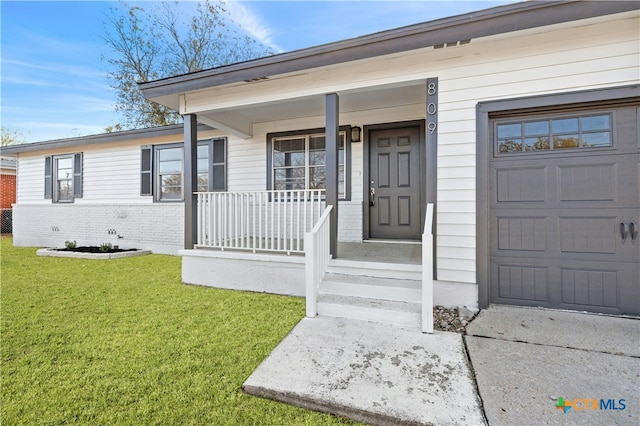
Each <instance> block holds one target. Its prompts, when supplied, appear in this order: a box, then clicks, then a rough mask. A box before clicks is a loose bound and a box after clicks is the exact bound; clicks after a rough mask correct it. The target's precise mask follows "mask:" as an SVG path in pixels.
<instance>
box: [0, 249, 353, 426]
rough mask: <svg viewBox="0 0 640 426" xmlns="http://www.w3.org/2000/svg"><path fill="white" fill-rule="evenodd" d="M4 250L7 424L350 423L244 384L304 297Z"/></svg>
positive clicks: (166, 270) (161, 265)
mask: <svg viewBox="0 0 640 426" xmlns="http://www.w3.org/2000/svg"><path fill="white" fill-rule="evenodd" d="M1 244H2V246H1V249H2V252H1V256H2V258H1V260H2V266H1V274H2V275H1V279H2V288H1V299H0V309H1V315H2V316H1V319H0V332H1V335H0V337H1V361H2V364H1V368H2V370H1V388H0V389H1V393H2V394H1V410H2V411H1V417H0V422H1V423H2V424H3V425H13V424H62V423H65V424H136V425H139V424H162V425H172V424H179V425H188V424H198V425H202V424H215V425H224V424H233V425H236V424H256V425H257V424H260V425H264V424H267V425H268V424H274V425H276V424H277V425H283V424H284V425H289V424H295V425H304V424H308V425H315V424H327V425H329V424H345V423H347V421H346V420H344V419H340V418H336V417H333V416H330V415H325V414H320V413H316V412H313V411H308V410H304V409H300V408H296V407H292V406H289V405H286V404H282V403H278V402H274V401H269V400H265V399H261V398H256V397H253V396H249V395H246V394H244V393H242V391H241V389H240V387H241V385H242V383H243V382H244V381H245V380H246V378H247V377H248V376H249V375H250V374H251V373H252V372H253V370H254V369H255V368H256V367H257V366H258V364H259V363H260V362H261V361H262V360H263V359H264V358H265V357H266V356H267V355H268V354H269V352H270V351H271V350H272V349H273V348H274V347H275V346H276V345H277V344H278V343H279V342H280V341H281V340H282V338H284V336H285V335H286V334H287V333H288V332H289V331H290V330H291V329H292V328H293V327H294V326H295V324H296V323H297V322H298V321H299V320H300V319H301V318H302V316H303V315H304V301H303V300H302V299H299V298H292V297H284V296H274V295H265V294H257V293H247V292H239V291H229V290H220V289H212V288H204V287H195V286H186V285H184V284H182V283H181V280H180V258H179V257H174V256H161V255H149V256H141V257H132V258H127V259H117V260H110V261H96V260H85V259H67V258H65V259H63V258H52V257H37V256H36V255H35V250H36V249H34V248H17V247H13V246H12V240H11V239H10V238H2V241H1ZM256 278H257V279H259V277H256Z"/></svg>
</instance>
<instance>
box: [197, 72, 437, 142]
mask: <svg viewBox="0 0 640 426" xmlns="http://www.w3.org/2000/svg"><path fill="white" fill-rule="evenodd" d="M338 95H339V96H340V113H341V114H344V113H350V112H356V111H367V110H375V109H384V108H392V107H398V106H403V105H413V104H418V103H424V102H425V100H426V79H421V80H416V81H409V82H403V83H395V84H389V85H381V86H374V87H363V88H359V89H352V90H348V91H340V92H338ZM324 114H325V99H324V95H313V96H307V97H301V98H293V99H286V100H278V101H274V102H264V103H257V104H252V105H246V106H241V107H232V108H222V109H216V110H206V111H200V112H198V113H197V117H198V121H199V122H201V123H203V124H206V125H209V126H213V127H216V128H218V129H221V130H224V131H227V132H230V133H232V134H234V135H236V136H240V137H242V138H245V139H246V138H249V137H251V136H252V127H253V125H254V124H256V123H264V122H272V121H280V120H291V119H300V118H305V117H318V116H324ZM341 124H349V123H341Z"/></svg>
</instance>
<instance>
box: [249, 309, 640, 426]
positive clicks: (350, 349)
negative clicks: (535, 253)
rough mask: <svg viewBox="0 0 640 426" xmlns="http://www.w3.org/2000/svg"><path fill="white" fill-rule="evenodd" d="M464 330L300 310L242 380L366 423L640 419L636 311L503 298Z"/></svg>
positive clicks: (271, 394)
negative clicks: (506, 302)
mask: <svg viewBox="0 0 640 426" xmlns="http://www.w3.org/2000/svg"><path fill="white" fill-rule="evenodd" d="M467 334H468V335H467V336H464V337H463V336H462V335H460V334H456V333H445V332H436V333H435V334H433V335H427V334H422V333H420V331H419V330H413V329H402V328H398V327H395V326H389V325H383V324H375V323H370V322H361V321H353V320H345V319H338V318H325V317H317V318H313V319H309V318H305V319H303V320H302V321H301V322H300V323H299V324H298V325H297V326H296V327H295V328H294V329H293V330H292V331H291V333H290V334H289V335H288V336H287V337H286V338H285V339H284V340H283V341H282V342H281V343H280V345H278V347H277V348H276V349H274V351H273V352H272V353H271V354H270V355H269V357H268V358H267V359H265V361H264V362H263V363H262V364H261V365H260V366H259V367H258V369H256V371H255V372H254V373H253V374H252V375H251V376H250V377H249V378H248V379H247V381H246V382H245V384H244V385H243V389H244V390H245V391H246V392H248V393H250V394H253V395H257V396H262V397H266V398H270V399H275V400H279V401H282V402H286V403H290V404H293V405H298V406H302V407H306V408H310V409H314V410H319V411H324V412H330V413H333V414H336V415H340V416H345V417H349V418H351V419H354V420H359V421H363V422H366V423H371V424H390V425H391V424H394V425H395V424H437V425H453V424H455V425H482V424H486V423H487V422H488V423H489V424H491V425H523V424H616V425H621V424H622V425H623V424H633V425H638V424H640V320H637V319H624V318H615V317H606V316H600V315H590V314H579V313H570V312H561V311H551V310H544V309H528V308H515V307H506V306H499V307H491V308H489V309H487V310H483V311H482V312H481V313H480V314H479V315H478V317H476V319H474V320H473V321H472V322H471V324H470V326H469V327H468V328H467ZM469 358H470V361H471V363H469ZM560 397H562V398H564V400H565V402H571V403H573V404H574V405H573V408H572V409H569V410H568V411H567V413H566V414H565V413H564V412H563V410H560V409H557V408H556V407H555V406H556V405H557V404H558V398H560ZM585 398H588V399H589V400H597V402H598V403H597V404H596V405H598V408H600V406H599V401H600V400H601V399H602V400H604V403H605V405H604V406H603V407H604V408H607V409H606V410H605V409H598V410H588V411H581V410H580V409H579V408H581V404H584V402H583V401H579V400H580V399H585ZM621 400H624V401H621ZM586 404H591V405H588V406H589V407H591V406H593V404H594V402H586ZM612 404H613V405H612ZM622 404H624V409H621V408H623V405H622ZM565 405H567V404H565ZM612 408H616V409H612Z"/></svg>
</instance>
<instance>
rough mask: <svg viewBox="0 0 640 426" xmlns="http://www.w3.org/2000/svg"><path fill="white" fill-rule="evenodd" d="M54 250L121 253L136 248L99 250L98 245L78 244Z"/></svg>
mask: <svg viewBox="0 0 640 426" xmlns="http://www.w3.org/2000/svg"><path fill="white" fill-rule="evenodd" d="M54 250H55V251H69V252H76V253H97V254H105V253H122V252H125V251H136V250H138V249H121V248H112V249H110V250H101V249H100V247H98V246H80V247H76V248H72V249H69V248H59V249H54Z"/></svg>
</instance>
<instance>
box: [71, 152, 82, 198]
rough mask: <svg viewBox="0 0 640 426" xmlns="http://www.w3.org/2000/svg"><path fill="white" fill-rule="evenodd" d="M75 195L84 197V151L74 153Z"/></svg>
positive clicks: (75, 196)
mask: <svg viewBox="0 0 640 426" xmlns="http://www.w3.org/2000/svg"><path fill="white" fill-rule="evenodd" d="M73 197H74V198H82V153H81V152H79V153H77V154H74V155H73Z"/></svg>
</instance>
